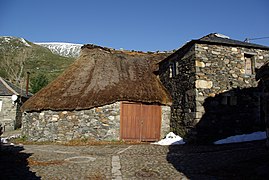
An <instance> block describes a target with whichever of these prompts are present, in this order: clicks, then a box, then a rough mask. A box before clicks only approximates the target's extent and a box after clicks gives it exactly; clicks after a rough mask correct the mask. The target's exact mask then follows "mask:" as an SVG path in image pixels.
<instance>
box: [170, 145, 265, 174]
mask: <svg viewBox="0 0 269 180" xmlns="http://www.w3.org/2000/svg"><path fill="white" fill-rule="evenodd" d="M167 161H168V162H169V163H171V164H172V165H173V166H174V167H175V168H176V169H177V170H178V171H179V172H181V173H184V175H185V176H187V177H188V178H190V179H269V151H268V150H267V149H266V148H265V142H264V141H255V142H254V141H253V142H247V143H236V144H226V145H207V146H201V145H199V146H198V145H184V146H182V145H173V146H170V147H169V152H168V154H167Z"/></svg>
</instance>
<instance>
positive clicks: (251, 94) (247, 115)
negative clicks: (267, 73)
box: [159, 33, 269, 143]
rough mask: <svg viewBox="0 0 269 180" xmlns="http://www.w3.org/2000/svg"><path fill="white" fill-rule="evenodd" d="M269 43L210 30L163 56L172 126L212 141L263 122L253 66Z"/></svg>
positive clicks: (266, 56) (265, 55) (268, 53)
mask: <svg viewBox="0 0 269 180" xmlns="http://www.w3.org/2000/svg"><path fill="white" fill-rule="evenodd" d="M267 60H269V47H266V46H262V45H258V44H252V43H247V42H242V41H238V40H233V39H230V38H229V37H227V36H225V35H222V34H217V33H212V34H209V35H207V36H204V37H202V38H200V39H197V40H192V41H190V42H188V43H186V44H185V45H184V46H182V47H181V48H180V49H178V50H177V51H176V52H175V53H173V54H172V55H170V56H168V57H167V58H165V59H164V60H163V61H161V62H160V63H159V64H160V69H159V76H160V80H161V81H162V83H163V85H164V86H165V87H166V89H167V90H168V91H169V92H170V94H171V96H172V99H173V104H172V106H171V124H170V125H171V130H172V131H173V132H175V133H177V134H179V135H181V136H182V137H184V138H185V139H186V140H188V141H189V142H197V143H200V142H201V143H211V142H213V141H215V140H217V139H221V138H225V137H228V136H232V135H236V134H244V133H250V132H253V131H258V130H261V129H262V128H263V127H264V126H263V125H264V122H263V120H262V119H263V117H262V116H263V115H264V114H263V113H262V111H261V109H262V103H261V94H260V90H259V86H257V85H258V83H257V81H256V80H255V69H256V68H259V67H260V66H261V65H262V64H264V62H266V61H267Z"/></svg>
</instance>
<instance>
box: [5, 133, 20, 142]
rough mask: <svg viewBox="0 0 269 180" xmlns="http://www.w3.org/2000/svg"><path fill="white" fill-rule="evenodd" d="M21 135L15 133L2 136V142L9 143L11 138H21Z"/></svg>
mask: <svg viewBox="0 0 269 180" xmlns="http://www.w3.org/2000/svg"><path fill="white" fill-rule="evenodd" d="M19 137H21V135H20V134H15V135H12V136H8V137H1V142H0V143H3V144H7V143H9V140H10V139H15V138H19Z"/></svg>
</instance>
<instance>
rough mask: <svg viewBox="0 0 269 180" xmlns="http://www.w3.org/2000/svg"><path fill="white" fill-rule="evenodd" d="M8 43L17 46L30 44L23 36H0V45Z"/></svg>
mask: <svg viewBox="0 0 269 180" xmlns="http://www.w3.org/2000/svg"><path fill="white" fill-rule="evenodd" d="M4 44H9V45H13V46H15V47H17V46H28V47H31V45H30V44H29V43H28V42H27V41H26V40H25V39H23V38H19V37H14V36H0V45H4Z"/></svg>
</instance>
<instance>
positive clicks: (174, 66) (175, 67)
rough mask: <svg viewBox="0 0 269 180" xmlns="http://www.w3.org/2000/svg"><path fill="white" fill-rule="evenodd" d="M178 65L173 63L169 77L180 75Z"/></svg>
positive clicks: (170, 66)
mask: <svg viewBox="0 0 269 180" xmlns="http://www.w3.org/2000/svg"><path fill="white" fill-rule="evenodd" d="M177 66H178V63H175V62H171V63H170V65H169V77H170V78H172V77H175V76H176V75H177V74H178V70H177Z"/></svg>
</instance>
